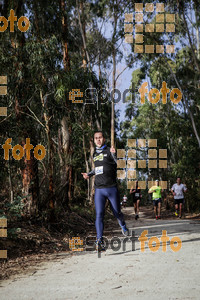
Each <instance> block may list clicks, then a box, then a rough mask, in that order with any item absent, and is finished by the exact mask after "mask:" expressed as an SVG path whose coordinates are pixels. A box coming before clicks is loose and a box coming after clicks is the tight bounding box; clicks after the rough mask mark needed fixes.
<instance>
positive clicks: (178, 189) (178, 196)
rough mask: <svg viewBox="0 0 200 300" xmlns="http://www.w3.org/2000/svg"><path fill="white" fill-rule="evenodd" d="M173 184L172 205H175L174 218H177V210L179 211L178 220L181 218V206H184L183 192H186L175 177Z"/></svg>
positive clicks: (179, 179) (184, 186)
mask: <svg viewBox="0 0 200 300" xmlns="http://www.w3.org/2000/svg"><path fill="white" fill-rule="evenodd" d="M176 182H177V183H175V184H174V185H173V186H172V188H171V192H172V193H173V195H174V204H175V210H176V211H175V216H176V217H178V209H179V218H181V216H182V214H181V213H182V206H183V204H184V192H186V191H187V188H186V185H185V184H182V183H181V178H180V177H177V180H176Z"/></svg>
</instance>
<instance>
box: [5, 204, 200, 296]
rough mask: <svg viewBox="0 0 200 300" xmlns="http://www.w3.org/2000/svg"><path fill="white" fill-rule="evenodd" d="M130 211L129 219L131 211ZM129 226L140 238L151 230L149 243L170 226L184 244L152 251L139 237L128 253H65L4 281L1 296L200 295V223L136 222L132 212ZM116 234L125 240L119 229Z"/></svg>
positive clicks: (174, 221) (145, 219)
mask: <svg viewBox="0 0 200 300" xmlns="http://www.w3.org/2000/svg"><path fill="white" fill-rule="evenodd" d="M125 212H126V213H128V214H129V218H130V216H131V213H132V210H130V209H129V208H127V209H126V210H125ZM128 225H129V227H130V228H131V229H134V231H135V236H136V237H138V236H140V235H141V233H142V232H143V231H144V230H148V234H147V237H148V241H149V239H150V238H151V237H152V236H157V237H158V238H159V239H160V237H161V235H162V230H166V231H167V235H168V236H169V238H170V240H171V239H172V238H173V237H174V236H178V237H179V238H180V239H181V241H182V248H181V249H180V250H179V251H178V252H174V251H172V250H171V247H170V244H169V242H168V244H167V246H166V248H167V251H166V252H163V251H162V244H161V245H160V248H159V249H158V250H157V252H152V251H151V250H150V249H149V247H148V241H146V242H145V249H144V252H141V243H140V241H138V239H136V242H135V251H132V246H133V242H132V241H131V240H129V241H128V242H126V244H125V245H126V249H125V251H123V249H122V247H121V249H120V250H119V251H117V252H116V251H113V250H112V249H108V250H107V251H106V252H105V253H103V254H101V257H98V255H97V253H94V252H88V251H84V252H82V253H74V254H73V255H72V256H71V255H70V256H69V255H67V254H66V253H61V254H59V255H57V257H56V259H55V260H53V261H52V262H47V263H43V264H42V265H38V266H36V270H35V271H34V272H30V273H29V274H26V275H24V274H22V275H18V276H15V277H13V278H11V279H9V280H6V281H3V282H1V285H0V286H1V288H0V299H3V300H4V299H6V300H11V299H15V300H18V299H19V300H23V299H24V300H25V299H27V300H31V299H34V300H35V299H38V300H40V299H41V300H42V299H48V300H49V299H52V300H55V299H59V300H71V299H81V300H83V299H101V300H102V299H120V300H121V299H142V300H143V299H148V300H151V299H159V300H165V299H180V300H184V299H200V281H199V278H200V221H199V220H196V221H194V220H189V219H185V220H184V219H181V220H179V219H178V220H177V219H176V220H175V219H174V220H158V221H156V220H153V219H147V218H140V219H139V220H138V221H135V220H134V218H133V216H132V219H129V221H128ZM105 229H106V228H105ZM113 234H114V235H116V236H119V237H120V238H121V242H123V237H121V235H120V231H119V230H116V231H115V232H114V233H113ZM116 246H117V244H116ZM174 246H177V244H176V245H174Z"/></svg>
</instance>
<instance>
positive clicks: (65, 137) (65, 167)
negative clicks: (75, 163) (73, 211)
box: [60, 0, 73, 207]
mask: <svg viewBox="0 0 200 300" xmlns="http://www.w3.org/2000/svg"><path fill="white" fill-rule="evenodd" d="M60 9H61V13H62V49H63V65H64V70H65V71H66V72H68V73H69V72H70V58H69V51H68V23H67V16H66V11H65V0H60ZM65 105H66V107H67V110H68V111H67V113H68V114H67V115H66V116H64V117H63V119H62V120H61V136H62V138H61V143H62V145H61V148H62V155H63V160H62V161H61V164H62V168H61V173H62V174H61V178H62V183H61V184H62V186H63V187H64V190H65V193H64V194H63V195H64V199H63V200H64V202H65V204H66V206H67V207H68V205H69V202H70V201H71V200H72V197H73V195H72V192H73V189H72V182H73V169H72V166H71V163H70V161H71V156H72V147H71V141H70V136H71V133H72V127H71V120H70V111H71V110H70V103H69V102H67V98H66V103H65Z"/></svg>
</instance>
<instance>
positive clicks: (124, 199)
mask: <svg viewBox="0 0 200 300" xmlns="http://www.w3.org/2000/svg"><path fill="white" fill-rule="evenodd" d="M126 201H127V197H126V195H124V197H123V200H122V203H123V206H124V208H126Z"/></svg>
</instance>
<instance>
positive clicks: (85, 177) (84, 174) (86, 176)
mask: <svg viewBox="0 0 200 300" xmlns="http://www.w3.org/2000/svg"><path fill="white" fill-rule="evenodd" d="M81 174H82V175H83V178H84V179H89V178H90V177H89V176H88V174H87V173H81Z"/></svg>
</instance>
